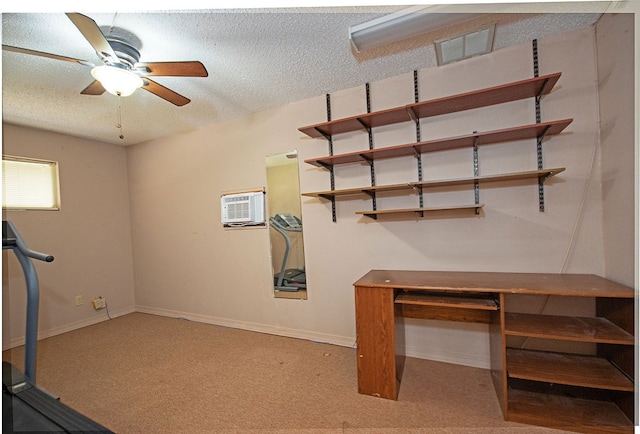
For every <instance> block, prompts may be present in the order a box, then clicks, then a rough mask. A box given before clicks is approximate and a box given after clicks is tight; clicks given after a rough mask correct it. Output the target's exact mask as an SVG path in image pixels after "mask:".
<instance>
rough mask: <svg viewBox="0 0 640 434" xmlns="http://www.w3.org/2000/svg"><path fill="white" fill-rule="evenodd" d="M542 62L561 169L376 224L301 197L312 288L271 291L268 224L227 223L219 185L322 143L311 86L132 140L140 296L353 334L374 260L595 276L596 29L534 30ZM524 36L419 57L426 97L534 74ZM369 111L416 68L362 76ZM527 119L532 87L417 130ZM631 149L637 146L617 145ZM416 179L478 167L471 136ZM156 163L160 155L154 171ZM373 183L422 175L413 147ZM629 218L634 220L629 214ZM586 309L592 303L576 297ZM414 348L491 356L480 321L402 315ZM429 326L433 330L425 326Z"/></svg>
mask: <svg viewBox="0 0 640 434" xmlns="http://www.w3.org/2000/svg"><path fill="white" fill-rule="evenodd" d="M539 50H540V74H547V73H552V72H558V71H560V72H562V77H561V79H560V82H559V83H558V86H557V88H556V90H555V91H554V92H553V93H552V94H551V95H549V96H547V97H546V98H544V100H543V109H542V118H543V121H544V120H555V119H564V118H570V117H572V118H574V121H573V123H572V124H571V125H570V126H569V128H568V129H567V131H566V133H564V134H562V135H561V136H558V137H554V138H552V139H549V140H547V141H546V142H545V144H544V161H545V165H546V166H547V167H558V166H561V167H566V168H567V170H566V171H565V172H564V173H562V174H561V175H560V176H559V177H558V178H557V179H554V180H551V181H550V182H548V183H547V186H546V188H545V193H546V207H547V211H546V212H544V213H540V212H539V211H538V201H537V197H538V196H537V195H538V193H537V185H534V184H531V183H513V184H511V185H510V186H508V188H498V187H497V186H492V187H490V188H482V189H481V192H480V196H481V202H483V203H485V208H484V210H483V212H482V214H481V215H480V216H477V217H476V216H473V215H466V216H460V215H459V214H450V215H444V216H436V217H432V218H427V219H425V220H421V221H417V220H412V219H409V220H406V219H391V220H385V221H382V220H380V221H377V222H374V221H372V220H369V219H367V218H364V217H358V216H356V215H355V214H354V212H355V211H356V210H361V209H366V208H367V207H368V206H369V203H368V201H366V200H360V199H358V200H352V201H345V200H341V201H339V202H338V204H337V209H338V211H337V213H338V215H337V218H338V221H337V223H332V221H331V211H330V205H329V204H328V203H325V202H323V201H321V200H315V199H309V198H303V208H302V215H303V221H304V222H305V234H304V235H305V252H306V260H307V262H306V266H307V279H308V286H309V299H308V300H306V301H300V300H282V299H274V298H273V296H272V290H271V284H270V281H271V280H270V279H271V276H270V269H271V265H270V261H269V243H268V238H267V234H266V231H264V230H245V231H228V230H224V229H223V228H222V226H221V224H220V222H219V217H218V216H219V214H220V208H219V203H218V197H219V195H220V193H221V192H224V191H237V190H242V189H245V188H259V187H262V186H264V185H265V182H266V181H265V178H266V175H265V168H264V157H265V156H266V155H269V154H274V153H278V152H287V151H289V150H291V149H294V148H295V149H298V151H299V153H300V157H301V158H300V160H301V161H302V160H304V159H306V158H312V157H317V156H322V155H325V154H326V153H327V152H328V151H327V145H326V142H325V141H324V140H319V139H315V140H312V139H309V138H307V137H306V136H304V135H302V134H301V133H299V132H298V131H297V128H298V127H300V126H304V125H308V124H313V123H317V122H321V121H323V120H325V116H326V109H325V98H324V96H318V97H316V98H312V99H309V100H305V101H300V102H297V103H294V104H290V105H287V106H284V107H279V108H277V109H273V110H268V111H265V112H261V113H258V114H255V115H253V116H249V117H246V118H242V119H236V120H230V121H226V122H222V123H217V124H213V125H210V126H208V127H206V128H203V129H200V130H198V131H195V132H192V133H190V134H185V135H181V136H177V137H171V138H166V139H162V140H156V141H153V142H149V143H145V144H142V145H136V146H133V147H130V148H128V150H127V152H128V162H129V177H130V194H131V199H132V210H131V211H132V227H133V245H134V263H135V287H136V306H137V309H139V310H141V311H144V312H150V313H159V314H165V315H172V316H181V317H187V318H192V319H196V320H201V321H205V322H211V323H217V324H224V325H231V326H238V327H243V328H248V329H253V330H259V331H265V332H272V333H279V334H284V335H291V336H298V337H304V338H310V339H317V340H322V341H329V342H333V343H338V344H342V345H354V344H355V336H354V328H355V327H354V304H353V289H352V286H351V285H352V283H353V282H354V281H355V280H356V279H358V278H359V277H360V276H361V275H362V274H364V273H365V272H366V271H368V270H369V269H372V268H400V269H435V270H487V271H532V272H565V273H596V274H601V275H602V274H604V272H605V269H604V260H603V238H602V225H603V220H602V200H601V199H602V198H601V192H600V183H601V176H600V166H599V161H600V159H599V155H600V146H599V145H600V141H599V123H598V100H597V73H596V63H595V39H594V31H593V29H584V30H581V31H577V32H573V33H569V34H564V35H559V36H555V37H551V38H548V39H546V40H542V41H539ZM532 74H533V66H532V55H531V45H530V44H524V45H522V46H518V47H513V48H509V49H505V50H501V51H498V52H496V53H494V54H491V55H489V56H484V57H479V58H476V59H471V60H468V61H465V62H461V63H459V64H453V65H449V66H446V67H442V68H431V69H425V70H421V71H419V81H420V98H421V99H430V98H436V97H440V96H446V95H448V94H453V93H458V92H465V91H470V90H474V89H477V88H481V87H485V86H493V85H498V84H502V83H505V82H509V81H514V80H520V79H525V78H529V77H531V76H532ZM371 93H372V100H373V110H378V109H383V108H387V107H393V106H397V105H402V104H407V103H410V102H413V74H412V73H410V72H408V73H407V74H405V75H402V76H399V77H394V78H391V79H388V80H384V81H381V82H376V83H372V84H371ZM365 110H366V109H365V100H364V86H361V87H358V88H354V89H346V90H344V91H340V92H336V93H334V94H333V95H332V115H333V118H339V117H343V116H349V115H355V114H358V113H362V112H364V111H365ZM533 122H535V114H534V106H533V102H532V101H530V100H527V101H519V102H513V103H509V104H504V105H502V106H499V107H494V108H489V109H479V110H473V111H469V112H464V113H459V114H454V115H448V116H442V117H439V118H433V119H431V120H428V121H426V122H425V123H424V126H423V136H422V138H423V139H428V138H435V137H444V136H449V135H459V134H467V133H470V132H472V131H474V130H478V131H483V130H491V129H496V128H503V127H509V126H514V125H518V124H523V123H533ZM374 140H375V145H376V146H378V147H380V146H389V145H395V144H401V143H407V142H411V141H414V140H415V132H414V129H413V128H412V127H411V126H410V125H406V124H405V125H395V126H390V127H385V128H380V129H378V130H377V131H376V134H375V139H374ZM367 146H368V144H367V137H366V135H364V134H361V133H354V134H346V135H343V136H339V137H336V138H335V139H334V149H335V150H336V151H335V152H336V153H342V152H348V151H351V150H357V149H365V148H367ZM627 152H631V151H627ZM424 167H425V179H435V178H453V177H458V176H466V175H470V174H472V173H473V166H472V156H471V151H470V150H459V151H450V152H443V153H439V154H431V155H428V156H425V158H424ZM535 167H536V155H535V141H525V142H521V143H513V144H499V145H491V146H486V147H482V148H481V149H480V171H481V174H482V173H484V174H490V173H499V172H510V171H518V170H530V169H534V168H535ZM160 168H161V169H160ZM376 170H377V183H378V184H386V183H394V182H403V181H413V180H416V179H417V178H416V177H417V174H416V170H415V160H414V159H413V158H407V159H400V160H393V161H391V160H389V161H384V162H380V163H378V164H377V166H376ZM300 177H301V190H302V191H303V192H305V191H317V190H325V189H328V188H329V176H328V173H327V172H326V171H324V170H322V169H317V168H314V167H312V166H309V165H305V164H304V163H301V166H300ZM368 182H369V171H368V169H367V167H365V166H357V165H356V166H345V167H340V168H338V169H336V187H337V188H346V187H351V186H359V185H367V183H368ZM415 200H416V199H415V197H413V198H402V197H390V198H384V199H379V200H378V206H379V208H391V207H395V206H403V207H404V206H413V205H414V204H415ZM426 200H427V201H428V203H430V204H437V203H456V202H463V201H465V202H466V201H468V200H473V192H472V191H469V190H461V191H453V192H452V193H446V194H445V193H440V192H437V193H435V194H433V195H429V196H428V197H427V198H426ZM623 231H624V232H626V233H629V231H632V229H630V228H624V229H623ZM543 308H544V309H545V312H553V311H559V310H564V309H565V308H566V306H563V305H562V304H559V305H558V304H554V303H553V302H551V303H547V302H546V300H532V301H527V303H526V306H523V309H531V310H534V311H535V310H542V309H543ZM580 308H581V309H583V310H587V311H589V310H591V309H592V306H590V305H587V306H581V307H580ZM406 327H407V348H406V352H407V353H408V354H411V355H416V356H420V357H428V358H433V359H438V360H446V361H453V362H457V363H463V364H470V365H476V366H487V365H488V359H489V355H488V352H487V348H488V345H487V339H488V337H487V330H486V328H485V327H484V326H480V325H469V324H448V323H439V322H436V321H432V322H427V321H407V325H406ZM427 331H430V333H426V332H427Z"/></svg>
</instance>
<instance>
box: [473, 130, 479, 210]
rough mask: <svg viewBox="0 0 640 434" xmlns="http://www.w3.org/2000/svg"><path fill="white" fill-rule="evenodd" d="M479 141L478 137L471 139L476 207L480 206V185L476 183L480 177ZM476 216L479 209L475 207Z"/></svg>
mask: <svg viewBox="0 0 640 434" xmlns="http://www.w3.org/2000/svg"><path fill="white" fill-rule="evenodd" d="M473 133H474V134H475V133H477V131H474V132H473ZM479 141H480V138H479V137H475V138H474V139H473V176H474V178H476V180H475V181H473V193H474V197H475V204H476V205H480V183H479V182H478V179H477V178H478V176H480V170H479V167H478V142H479ZM475 212H476V215H478V214H480V209H479V208H478V207H476V211H475Z"/></svg>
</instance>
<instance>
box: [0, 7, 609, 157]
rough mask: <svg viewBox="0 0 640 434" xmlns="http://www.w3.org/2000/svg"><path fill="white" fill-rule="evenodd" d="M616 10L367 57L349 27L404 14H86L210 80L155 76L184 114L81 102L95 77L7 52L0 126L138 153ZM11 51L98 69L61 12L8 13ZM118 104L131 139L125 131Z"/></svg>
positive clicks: (492, 16) (133, 101) (137, 99)
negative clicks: (194, 65)
mask: <svg viewBox="0 0 640 434" xmlns="http://www.w3.org/2000/svg"><path fill="white" fill-rule="evenodd" d="M607 5H608V3H593V4H591V5H589V7H588V8H586V10H585V8H582V9H581V10H579V11H573V10H571V11H566V10H560V12H571V13H550V14H548V13H544V14H543V13H538V12H537V10H533V12H535V13H529V10H524V9H522V8H520V9H518V8H514V9H509V10H506V11H505V12H508V13H498V14H496V13H494V12H496V10H495V9H494V8H490V7H486V8H484V9H482V8H479V7H476V9H474V10H473V11H474V12H480V13H482V15H480V16H474V17H473V18H471V19H470V20H469V21H466V22H465V23H462V24H459V25H456V26H454V27H451V28H448V29H440V30H437V31H433V32H431V33H428V34H425V35H421V36H418V37H414V38H411V39H408V40H405V41H402V42H398V43H394V44H389V45H387V46H384V47H380V48H378V49H374V50H371V51H367V52H362V53H356V52H355V51H354V50H353V49H352V48H351V46H350V44H349V40H348V28H349V26H351V25H355V24H360V23H363V22H366V21H369V20H371V19H373V18H375V17H378V16H380V15H384V14H386V13H390V12H392V11H394V10H398V9H402V7H399V6H387V7H377V6H376V7H340V8H326V7H325V8H310V7H307V8H295V9H294V8H288V9H282V8H274V9H236V10H214V11H207V10H195V11H170V12H169V11H165V12H146V13H125V12H120V13H95V14H93V13H86V12H83V13H85V14H86V15H88V16H90V17H91V18H93V19H94V20H95V21H96V23H97V24H98V25H99V26H100V27H101V28H102V29H103V33H109V32H112V33H114V34H119V35H125V36H127V37H128V38H129V39H130V40H131V41H132V42H134V41H135V40H136V39H137V40H138V42H139V45H138V48H139V49H140V52H141V54H142V55H141V58H140V61H141V62H143V61H147V62H148V61H152V62H153V61H157V62H160V61H174V60H175V61H177V60H186V61H191V60H199V61H201V62H202V63H203V64H204V65H205V67H206V68H207V70H208V72H209V76H208V77H206V78H192V77H189V78H182V77H154V80H155V81H157V82H158V83H160V84H162V85H164V86H166V87H169V88H170V89H172V90H174V91H176V92H178V93H180V94H182V95H184V96H186V97H188V98H190V99H191V100H192V101H191V103H189V104H187V105H185V106H183V107H177V106H174V105H173V104H170V103H168V102H166V101H165V100H163V99H161V98H159V97H157V96H155V95H153V94H151V93H149V92H145V91H142V90H138V91H136V92H135V93H134V94H133V95H132V96H130V97H126V98H122V99H119V98H117V97H115V96H113V95H111V94H108V93H105V94H103V95H100V96H87V95H81V94H80V92H81V91H82V89H84V88H85V87H86V86H87V85H88V84H90V83H91V82H92V80H93V79H92V77H91V74H90V68H88V67H86V66H82V65H79V64H74V63H68V62H63V61H60V60H54V59H48V58H43V57H38V56H30V55H25V54H20V53H14V52H8V51H3V53H2V103H3V107H2V110H3V111H2V116H3V121H4V122H7V123H12V124H17V125H25V126H32V127H36V128H41V129H45V130H50V131H55V132H60V133H65V134H69V135H73V136H79V137H84V138H91V139H95V140H99V141H103V142H107V143H113V144H118V145H131V144H135V143H140V142H144V141H147V140H151V139H154V138H158V137H163V136H169V135H173V134H177V133H181V132H186V131H189V130H193V129H195V128H199V127H202V126H204V125H207V124H210V123H214V122H219V121H222V120H225V119H230V118H235V117H240V116H245V115H247V114H250V113H254V112H257V111H261V110H265V109H268V108H272V107H276V106H281V105H284V104H287V103H290V102H294V101H299V100H303V99H306V98H310V97H314V96H317V95H321V94H324V93H327V92H329V93H330V92H333V91H336V90H340V89H346V88H350V87H355V86H360V85H362V84H364V83H366V82H371V81H376V80H380V79H383V78H386V77H391V76H396V75H399V74H404V73H406V72H409V71H412V70H414V69H420V68H425V67H430V66H435V64H436V62H435V53H434V50H433V44H432V42H433V40H434V39H437V38H442V37H444V36H451V35H454V34H457V33H459V32H460V31H461V30H467V29H473V28H474V27H476V26H479V25H481V24H484V23H487V22H495V23H497V29H496V34H495V44H494V48H495V49H501V48H504V47H506V46H508V45H513V44H520V43H523V42H526V41H530V40H532V39H534V38H542V37H545V36H547V35H549V34H552V33H557V32H564V31H570V30H573V29H576V28H580V27H585V26H590V25H592V24H593V23H595V22H596V21H597V19H598V18H599V16H600V13H601V12H604V11H605V10H606V8H607V7H608V6H607ZM455 11H456V12H459V11H465V12H466V11H467V10H464V9H456V10H455ZM523 11H524V12H527V13H523ZM545 12H546V11H545ZM2 42H3V44H6V45H13V46H18V47H23V48H28V49H31V50H38V51H44V52H48V53H54V54H58V55H64V56H68V57H74V58H79V59H84V60H89V61H91V62H94V63H96V64H99V63H100V62H99V60H98V59H97V56H96V53H95V51H94V50H93V48H92V47H91V46H90V45H89V43H88V42H87V41H86V39H84V37H83V36H82V35H81V34H80V32H79V31H78V29H77V28H76V27H75V26H74V25H73V24H72V22H71V21H70V20H69V19H68V18H67V16H66V15H65V14H64V13H62V12H59V13H3V16H2ZM119 101H120V104H121V125H122V129H123V135H124V139H120V138H119V135H120V130H119V129H118V128H117V127H116V125H117V124H118V123H119V122H120V120H119V118H118V104H119Z"/></svg>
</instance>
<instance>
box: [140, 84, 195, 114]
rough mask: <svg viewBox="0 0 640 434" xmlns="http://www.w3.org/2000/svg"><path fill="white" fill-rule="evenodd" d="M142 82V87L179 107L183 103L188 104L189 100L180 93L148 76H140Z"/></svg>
mask: <svg viewBox="0 0 640 434" xmlns="http://www.w3.org/2000/svg"><path fill="white" fill-rule="evenodd" d="M142 81H143V82H144V84H143V86H142V89H144V90H146V91H148V92H151V93H153V94H155V95H157V96H159V97H160V98H162V99H164V100H167V101H169V102H170V103H172V104H175V105H177V106H179V107H182V106H183V105H185V104H189V103H190V102H191V100H190V99H189V98H186V97H184V96H182V95H180V94H179V93H177V92H174V91H172V90H171V89H169V88H167V87H164V86H163V85H161V84H158V83H156V82H155V81H152V80H149V79H148V78H144V77H143V78H142Z"/></svg>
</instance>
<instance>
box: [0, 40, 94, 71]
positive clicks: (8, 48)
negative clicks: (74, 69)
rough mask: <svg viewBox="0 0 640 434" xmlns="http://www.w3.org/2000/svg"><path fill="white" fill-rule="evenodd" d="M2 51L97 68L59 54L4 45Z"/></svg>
mask: <svg viewBox="0 0 640 434" xmlns="http://www.w3.org/2000/svg"><path fill="white" fill-rule="evenodd" d="M2 49H3V50H5V51H12V52H14V53H22V54H30V55H32V56H40V57H47V58H49V59H55V60H64V61H65V62H71V63H79V64H80V65H85V66H95V65H94V64H93V63H91V62H87V61H86V60H82V59H75V58H73V57H66V56H60V55H58V54H51V53H45V52H44V51H36V50H29V49H27V48H20V47H12V46H11V45H2Z"/></svg>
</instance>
